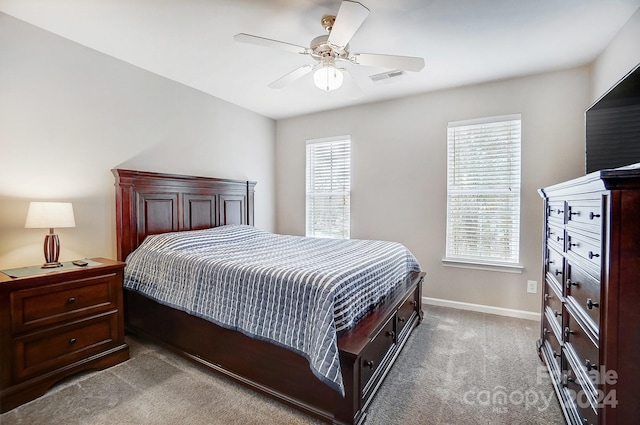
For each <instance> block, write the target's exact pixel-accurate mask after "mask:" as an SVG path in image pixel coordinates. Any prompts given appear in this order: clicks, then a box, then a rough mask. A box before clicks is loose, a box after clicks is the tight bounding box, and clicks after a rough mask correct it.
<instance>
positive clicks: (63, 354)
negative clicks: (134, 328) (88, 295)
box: [14, 312, 118, 379]
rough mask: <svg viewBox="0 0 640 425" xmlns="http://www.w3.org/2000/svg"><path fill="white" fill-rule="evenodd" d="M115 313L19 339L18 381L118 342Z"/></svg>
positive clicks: (15, 358) (16, 365)
mask: <svg viewBox="0 0 640 425" xmlns="http://www.w3.org/2000/svg"><path fill="white" fill-rule="evenodd" d="M117 317H118V316H117V314H116V312H112V313H106V314H103V315H100V316H98V317H94V318H91V319H89V320H82V321H78V322H74V323H71V324H69V325H65V326H60V327H58V328H53V329H51V330H47V331H46V332H37V333H33V334H29V335H26V336H24V337H21V338H17V339H16V341H15V346H14V360H15V374H16V377H15V378H16V379H23V378H26V377H29V376H31V375H35V374H39V373H43V372H46V371H48V370H54V369H56V368H59V367H60V366H64V365H68V364H71V363H73V362H75V361H78V360H83V359H85V358H87V357H88V356H91V355H92V354H97V353H100V352H101V351H103V350H105V349H106V348H108V345H113V343H114V342H115V341H116V340H117V339H118V322H117Z"/></svg>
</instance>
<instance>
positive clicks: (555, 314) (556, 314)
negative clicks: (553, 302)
mask: <svg viewBox="0 0 640 425" xmlns="http://www.w3.org/2000/svg"><path fill="white" fill-rule="evenodd" d="M553 315H554V316H556V317H558V316H562V313H560V312H559V311H556V310H553Z"/></svg>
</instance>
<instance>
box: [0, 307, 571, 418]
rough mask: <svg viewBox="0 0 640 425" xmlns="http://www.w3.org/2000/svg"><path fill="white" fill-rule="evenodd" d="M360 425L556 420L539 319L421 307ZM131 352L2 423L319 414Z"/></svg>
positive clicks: (175, 362)
mask: <svg viewBox="0 0 640 425" xmlns="http://www.w3.org/2000/svg"><path fill="white" fill-rule="evenodd" d="M424 309H425V320H424V321H423V323H422V324H421V325H420V326H418V328H416V330H415V331H414V333H413V335H412V336H411V338H410V340H409V341H408V343H407V346H406V347H405V350H404V351H403V353H402V354H401V356H400V357H399V358H398V361H397V363H396V365H395V366H394V368H393V370H392V371H391V373H390V374H389V376H387V378H386V380H385V382H384V384H383V385H382V387H381V388H380V391H379V393H378V395H377V396H376V398H375V399H374V401H373V402H372V404H371V406H370V408H369V415H368V417H367V424H371V425H373V424H376V425H377V424H380V425H383V424H384V425H392V424H416V425H417V424H421V425H430V424H452V425H454V424H455V425H461V424H563V423H564V421H563V419H562V415H561V412H560V408H559V405H558V402H557V400H556V398H555V396H554V394H553V390H552V388H551V385H550V383H549V382H548V375H547V374H546V372H545V371H544V368H542V365H541V363H540V361H539V359H538V357H537V354H536V349H535V340H536V339H537V338H538V333H539V323H537V322H533V321H527V320H519V319H511V318H505V317H500V316H494V315H488V314H482V313H473V312H467V311H462V310H454V309H447V308H442V307H433V306H425V307H424ZM127 340H128V343H129V344H130V346H131V359H130V360H129V361H127V362H125V363H122V364H120V365H117V366H114V367H112V368H110V369H107V370H103V371H99V372H90V373H85V374H82V375H80V376H75V377H72V378H70V379H68V380H66V381H65V382H62V383H59V384H58V385H56V386H55V387H54V388H52V389H51V390H50V391H49V392H48V393H47V394H46V395H45V396H43V397H41V398H39V399H37V400H34V401H32V402H30V403H27V404H25V405H23V406H20V407H18V408H16V409H14V410H12V411H10V412H7V413H5V414H3V415H0V423H1V424H3V425H5V424H6V425H9V424H29V425H37V424H43V425H44V424H56V425H58V424H87V425H89V424H91V425H111V424H118V425H125V424H154V425H164V424H166V425H169V424H182V425H188V424H212V425H214V424H234V425H243V424H317V423H320V422H318V421H317V420H315V419H313V418H311V417H309V416H307V415H305V414H303V413H299V412H297V411H295V410H293V409H291V408H289V407H287V406H285V405H283V404H281V403H278V402H276V401H273V400H270V399H268V398H266V397H264V396H261V395H259V394H256V393H254V392H252V391H251V390H248V389H246V388H244V387H242V386H240V385H237V384H235V383H233V382H231V381H229V380H227V379H226V378H223V377H220V376H217V375H215V374H213V373H210V372H208V371H205V370H203V369H202V368H200V367H198V366H195V365H193V364H191V363H189V362H187V361H186V360H184V359H182V358H180V357H178V356H176V355H174V354H172V353H170V352H167V351H166V350H163V349H161V348H159V347H157V346H155V345H153V344H150V343H148V342H145V341H143V340H138V339H135V338H132V337H127Z"/></svg>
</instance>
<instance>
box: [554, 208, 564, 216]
mask: <svg viewBox="0 0 640 425" xmlns="http://www.w3.org/2000/svg"><path fill="white" fill-rule="evenodd" d="M563 212H564V210H561V209H560V208H558V209H557V210H556V213H558V215H560V214H562V213H563Z"/></svg>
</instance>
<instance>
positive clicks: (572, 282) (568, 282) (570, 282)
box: [567, 279, 580, 289]
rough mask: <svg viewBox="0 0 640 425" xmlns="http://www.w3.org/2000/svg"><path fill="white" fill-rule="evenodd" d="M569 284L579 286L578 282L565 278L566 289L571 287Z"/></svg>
mask: <svg viewBox="0 0 640 425" xmlns="http://www.w3.org/2000/svg"><path fill="white" fill-rule="evenodd" d="M571 286H580V283H579V282H574V281H572V280H571V279H567V289H571Z"/></svg>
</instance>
